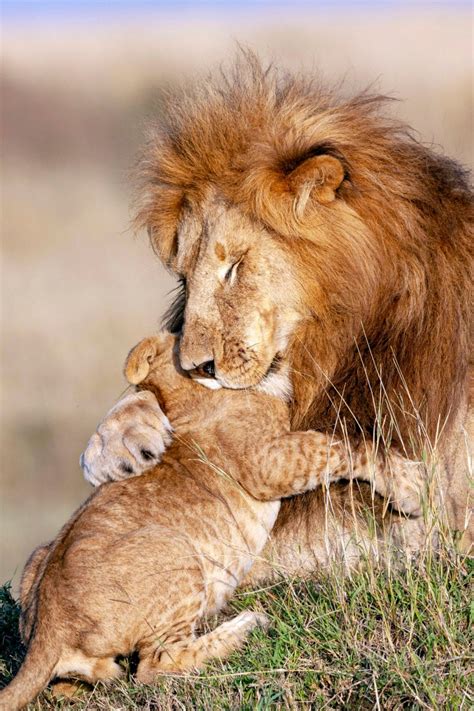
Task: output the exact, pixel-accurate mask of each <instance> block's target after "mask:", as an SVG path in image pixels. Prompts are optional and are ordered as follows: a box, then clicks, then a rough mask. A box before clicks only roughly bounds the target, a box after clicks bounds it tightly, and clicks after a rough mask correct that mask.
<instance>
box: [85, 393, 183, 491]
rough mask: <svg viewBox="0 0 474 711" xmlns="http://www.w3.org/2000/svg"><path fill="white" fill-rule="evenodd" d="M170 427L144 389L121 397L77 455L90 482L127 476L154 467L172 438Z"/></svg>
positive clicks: (93, 483)
mask: <svg viewBox="0 0 474 711" xmlns="http://www.w3.org/2000/svg"><path fill="white" fill-rule="evenodd" d="M171 433H172V428H171V425H170V423H169V420H168V418H167V417H166V415H165V414H164V413H163V411H162V410H161V408H160V406H159V405H158V402H157V400H156V398H155V396H154V395H153V394H152V393H151V392H148V391H147V390H144V391H141V392H138V393H131V394H130V395H127V396H126V397H124V398H123V400H120V401H119V402H118V403H117V404H116V405H115V406H114V407H113V408H112V409H111V410H110V411H109V413H108V414H107V416H106V417H105V419H104V420H103V421H102V422H101V423H100V425H99V426H98V428H97V431H96V432H95V433H94V434H93V435H92V437H91V438H90V440H89V443H88V445H87V448H86V450H85V451H84V452H83V454H82V455H81V458H80V465H81V467H82V469H83V471H84V477H85V478H86V480H87V481H88V482H89V483H90V484H92V485H93V486H99V484H103V483H104V482H106V481H117V480H120V479H127V478H128V477H131V476H138V475H140V474H143V473H144V472H146V471H147V470H148V469H150V468H152V467H154V466H155V465H156V464H158V462H159V461H160V459H161V455H162V454H163V452H164V451H165V449H166V447H167V446H168V445H169V444H170V442H171Z"/></svg>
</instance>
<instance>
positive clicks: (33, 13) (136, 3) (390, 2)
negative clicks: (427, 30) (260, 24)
mask: <svg viewBox="0 0 474 711" xmlns="http://www.w3.org/2000/svg"><path fill="white" fill-rule="evenodd" d="M0 5H1V8H2V12H3V15H4V17H14V16H19V17H28V16H30V17H51V16H57V15H70V14H74V15H77V14H80V15H87V14H91V13H92V14H96V13H97V12H99V13H105V14H120V13H121V12H137V11H138V12H140V11H150V10H173V9H184V8H193V9H199V8H203V9H205V8H216V9H217V8H220V9H229V10H238V9H239V8H242V9H250V8H265V7H285V6H294V5H299V6H306V7H313V8H317V7H321V8H324V9H330V8H331V7H335V6H336V7H341V6H346V7H349V6H353V7H371V8H376V7H380V8H383V7H391V8H393V7H397V6H405V7H406V6H407V5H410V6H413V5H418V6H431V7H433V6H438V7H442V6H446V7H451V8H452V7H453V5H455V6H459V7H463V6H464V7H467V6H469V5H470V3H469V1H468V0H0Z"/></svg>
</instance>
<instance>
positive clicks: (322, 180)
mask: <svg viewBox="0 0 474 711" xmlns="http://www.w3.org/2000/svg"><path fill="white" fill-rule="evenodd" d="M344 174H345V171H344V168H343V166H342V163H341V161H340V160H338V159H337V158H335V157H334V156H330V155H319V156H312V157H310V158H307V159H306V160H304V161H303V162H302V163H300V164H299V165H298V166H297V167H296V168H294V169H293V170H292V171H291V173H289V174H288V175H287V180H288V185H289V187H290V189H291V190H292V192H293V193H294V195H295V212H296V213H297V214H298V215H301V214H302V213H303V212H304V209H305V207H306V204H307V202H308V200H309V199H310V198H314V199H316V200H317V201H318V202H320V203H322V204H323V205H326V204H327V203H330V202H332V201H333V200H334V199H335V197H336V190H337V189H338V187H339V186H340V184H341V183H342V181H343V180H344Z"/></svg>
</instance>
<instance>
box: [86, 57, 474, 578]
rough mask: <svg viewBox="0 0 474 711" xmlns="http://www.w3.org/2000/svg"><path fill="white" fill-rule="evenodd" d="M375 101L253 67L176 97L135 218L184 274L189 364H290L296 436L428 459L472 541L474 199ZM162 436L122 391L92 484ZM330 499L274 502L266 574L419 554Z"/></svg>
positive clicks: (369, 497) (406, 525)
mask: <svg viewBox="0 0 474 711" xmlns="http://www.w3.org/2000/svg"><path fill="white" fill-rule="evenodd" d="M383 108H384V98H383V97H380V96H372V95H369V94H367V93H363V94H360V95H358V96H356V97H354V98H350V99H348V100H338V99H337V98H336V96H335V95H334V94H333V93H331V92H330V91H328V90H326V89H324V88H322V87H320V86H319V85H317V84H315V83H314V82H312V81H311V80H309V79H307V78H304V77H300V76H297V77H295V76H288V75H280V74H279V73H278V72H277V71H275V70H274V69H272V68H270V69H267V70H264V69H263V68H261V66H260V64H259V63H258V61H257V60H256V59H255V58H254V57H252V56H247V57H245V58H244V59H241V60H239V61H237V63H236V64H235V66H234V69H233V70H232V72H231V73H230V74H229V75H228V76H224V75H220V76H219V77H218V78H217V79H211V80H209V81H206V82H203V83H202V84H200V85H199V86H198V87H197V88H196V89H195V90H194V91H192V92H188V93H182V94H180V95H177V96H175V97H174V98H172V99H171V100H170V101H169V102H168V106H167V110H166V111H164V114H163V116H160V119H159V122H158V124H157V125H156V127H155V128H154V131H153V133H152V135H151V138H150V140H149V143H148V146H147V148H146V150H145V153H144V155H143V158H142V160H141V162H140V168H139V175H140V188H139V193H138V209H137V217H136V224H137V226H138V227H139V228H146V229H147V230H148V233H149V235H150V239H151V242H152V245H153V247H154V248H155V250H156V252H157V254H158V256H159V257H160V259H161V260H162V262H163V263H164V264H165V265H166V266H167V267H168V268H169V269H171V271H172V272H173V273H174V274H176V275H177V276H178V277H179V278H180V279H181V281H182V291H181V293H180V295H179V298H178V300H177V302H176V304H175V306H174V308H173V309H172V311H171V312H170V314H169V320H168V322H169V325H170V327H171V329H172V330H175V331H181V333H182V336H181V346H180V358H181V364H182V366H183V367H184V368H186V369H193V368H199V369H200V370H201V373H202V375H203V376H206V375H207V376H209V381H208V384H209V385H212V384H213V383H215V381H218V382H219V383H220V384H221V385H224V386H225V387H231V388H245V387H247V386H249V385H253V384H255V383H256V382H259V381H265V382H266V384H267V387H271V382H272V379H275V378H278V368H279V363H280V362H281V361H282V360H285V361H287V362H289V364H290V366H291V369H292V383H293V401H292V426H293V428H295V429H307V430H318V431H323V432H327V433H328V437H330V436H331V434H333V433H334V432H336V433H337V436H339V437H344V438H345V440H346V442H347V451H348V456H349V457H350V456H351V454H352V453H353V452H355V451H356V450H358V449H359V448H360V447H362V446H364V447H367V446H369V445H368V443H371V444H370V451H371V453H372V454H373V456H375V457H384V456H385V455H386V452H387V451H389V450H390V448H395V449H396V450H397V451H399V452H402V453H404V455H405V456H406V457H408V458H410V459H415V460H416V459H421V458H423V460H424V461H425V464H426V462H428V461H429V462H430V464H429V466H427V467H426V477H427V482H428V483H429V485H430V486H429V487H428V490H429V496H430V497H431V498H432V499H433V498H434V499H435V500H436V503H437V505H438V511H440V512H441V515H442V517H444V516H445V517H446V518H447V521H448V522H449V525H450V527H451V528H454V529H456V530H458V531H463V532H464V539H465V545H468V544H469V541H470V535H471V534H470V532H469V528H470V527H469V525H468V523H469V519H468V515H469V513H468V511H469V510H468V486H469V482H468V467H467V462H468V452H467V449H466V445H467V440H468V430H469V423H468V410H469V385H468V378H469V360H470V346H471V337H472V336H471V334H472V330H471V320H472V308H471V307H472V265H473V258H472V257H473V255H472V241H471V231H470V229H471V224H472V206H471V193H470V190H469V186H468V184H467V180H466V175H465V173H464V171H463V170H462V168H461V167H460V166H459V165H458V164H456V163H455V162H453V161H451V160H449V159H447V158H445V157H442V156H439V155H437V154H436V153H434V152H433V151H431V150H430V149H428V148H426V147H425V146H423V145H422V144H420V143H419V142H417V141H416V140H415V139H414V138H413V136H412V134H411V133H410V130H409V129H408V128H407V127H406V126H404V125H401V124H400V123H398V122H395V121H394V120H392V119H390V118H387V116H386V115H384V113H383ZM471 432H472V418H471ZM168 437H169V432H168V431H167V428H166V420H165V418H163V415H162V414H161V413H160V411H159V408H158V407H157V405H156V402H155V401H154V398H153V397H152V396H151V394H149V393H145V394H143V393H141V394H139V395H137V394H134V395H131V396H128V398H126V399H125V400H123V401H122V402H120V403H119V404H118V405H116V407H115V408H114V409H113V410H112V411H111V413H109V415H108V416H107V418H106V419H105V420H104V422H103V423H102V424H101V425H100V426H99V429H98V432H97V433H96V434H95V435H94V436H93V438H92V439H91V441H90V443H89V446H88V449H87V450H86V452H85V455H84V457H83V465H84V469H85V472H86V477H87V478H88V479H89V480H90V481H91V482H93V483H99V482H100V481H103V480H105V479H108V478H120V477H124V476H127V475H129V474H132V473H135V474H137V473H141V472H142V471H143V470H144V469H145V468H147V467H148V466H149V465H150V464H153V463H154V461H156V459H158V458H159V456H160V455H161V452H162V451H163V449H164V447H165V446H166V441H167V438H168ZM303 456H304V455H303ZM329 494H330V495H329V496H328V492H327V491H323V490H319V491H315V492H311V493H309V494H306V495H304V496H301V497H297V498H295V499H288V500H286V501H285V503H284V506H283V507H282V510H281V514H280V516H279V519H278V521H277V524H276V526H275V529H274V533H273V549H272V550H271V551H270V550H269V551H268V554H269V555H270V554H271V555H272V557H273V560H274V562H275V563H276V564H277V565H281V566H282V568H283V569H285V570H287V571H290V572H292V573H294V572H299V573H301V572H304V571H308V570H312V569H314V568H315V567H316V566H318V565H321V564H326V563H327V561H328V560H329V559H330V558H334V557H339V558H340V557H341V556H342V557H343V559H344V561H346V562H349V563H354V562H356V561H357V560H359V559H360V556H361V551H362V552H366V551H367V550H368V549H371V550H374V549H377V550H378V551H380V550H383V549H384V547H385V546H386V545H387V543H391V544H394V545H395V546H396V547H398V548H402V547H403V546H408V547H409V548H410V549H418V548H419V547H420V546H421V545H422V544H423V541H424V539H425V533H426V532H427V530H428V529H429V530H430V531H431V530H432V527H431V523H430V525H429V526H427V519H426V516H425V517H419V518H407V517H403V516H400V515H397V514H396V513H395V512H394V511H391V510H390V508H387V506H385V505H384V502H383V501H382V500H381V499H378V497H376V496H374V495H373V494H372V492H371V490H370V487H369V486H368V485H362V484H361V485H360V486H358V487H351V486H350V485H349V484H346V485H345V484H340V485H335V486H331V487H330V490H329ZM369 509H370V510H371V511H372V512H373V513H375V521H372V523H373V522H375V527H374V526H372V524H371V517H370V516H368V515H367V514H368V510H369ZM470 531H471V533H472V527H471V528H470ZM374 543H375V544H377V545H375V546H374ZM267 573H268V570H266V569H265V565H263V564H262V565H260V566H257V567H256V568H255V574H254V578H255V579H256V578H258V577H259V576H262V575H265V574H267Z"/></svg>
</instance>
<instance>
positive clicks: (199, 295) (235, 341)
mask: <svg viewBox="0 0 474 711" xmlns="http://www.w3.org/2000/svg"><path fill="white" fill-rule="evenodd" d="M171 266H172V268H173V270H174V271H175V272H176V274H178V275H179V276H180V277H181V278H182V279H183V282H184V284H185V306H184V322H183V326H182V332H181V340H180V347H179V357H180V362H181V366H182V368H183V369H185V370H188V371H194V372H195V373H197V374H201V375H202V376H203V379H206V377H207V380H204V384H207V385H208V386H209V387H226V388H235V389H238V388H248V387H252V386H255V385H257V384H259V383H262V382H265V380H267V379H268V380H269V381H270V380H275V378H276V377H277V373H278V371H279V370H280V368H279V364H280V361H281V358H282V356H283V355H284V352H285V349H286V346H287V343H288V339H289V337H290V335H291V333H292V332H293V330H294V328H295V326H296V324H297V323H298V321H299V319H300V311H299V304H300V302H301V295H300V288H301V287H300V285H299V283H298V281H297V279H296V278H295V275H294V274H295V271H296V270H295V267H294V265H293V264H292V261H291V255H289V254H288V248H287V247H286V245H285V244H284V242H283V240H282V238H279V237H278V236H274V235H272V234H270V232H268V231H266V230H265V229H264V228H263V227H261V226H260V225H258V224H255V223H253V222H251V221H250V219H248V218H247V217H246V216H245V215H243V214H242V213H241V212H239V210H238V209H237V208H235V207H232V206H228V205H226V204H225V203H224V202H223V201H222V200H219V199H216V198H215V197H213V198H210V199H208V201H207V202H206V203H205V204H204V205H201V206H199V208H194V209H193V208H192V206H188V208H187V209H186V210H184V211H183V213H182V215H181V219H180V224H179V227H178V231H177V251H176V255H175V257H174V258H173V260H172V263H171ZM269 389H271V387H269Z"/></svg>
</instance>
